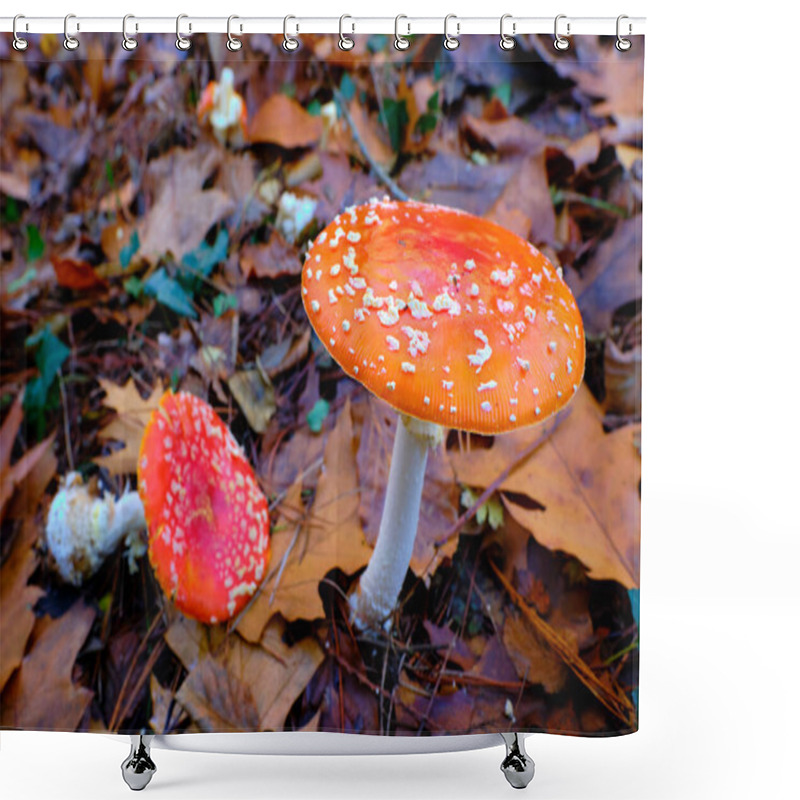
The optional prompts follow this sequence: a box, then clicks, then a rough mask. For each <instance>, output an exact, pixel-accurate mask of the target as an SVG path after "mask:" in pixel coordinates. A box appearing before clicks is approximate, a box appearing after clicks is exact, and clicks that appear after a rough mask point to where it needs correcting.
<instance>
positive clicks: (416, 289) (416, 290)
mask: <svg viewBox="0 0 800 800" xmlns="http://www.w3.org/2000/svg"><path fill="white" fill-rule="evenodd" d="M411 293H412V294H413V295H414V296H416V297H422V287H421V286H420V285H419V281H411ZM410 305H411V304H410V303H409V307H410Z"/></svg>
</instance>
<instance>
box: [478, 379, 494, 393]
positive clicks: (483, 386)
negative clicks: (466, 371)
mask: <svg viewBox="0 0 800 800" xmlns="http://www.w3.org/2000/svg"><path fill="white" fill-rule="evenodd" d="M496 388H497V381H486V383H482V384H480V385H479V386H478V391H479V392H486V391H488V390H489V389H496Z"/></svg>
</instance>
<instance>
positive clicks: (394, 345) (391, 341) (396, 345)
mask: <svg viewBox="0 0 800 800" xmlns="http://www.w3.org/2000/svg"><path fill="white" fill-rule="evenodd" d="M386 344H387V345H388V347H389V349H390V350H399V349H400V341H399V339H395V337H394V336H387V337H386Z"/></svg>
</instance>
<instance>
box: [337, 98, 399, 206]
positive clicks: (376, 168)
mask: <svg viewBox="0 0 800 800" xmlns="http://www.w3.org/2000/svg"><path fill="white" fill-rule="evenodd" d="M333 96H334V97H335V98H336V104H337V105H338V106H339V108H340V109H341V111H342V115H343V116H344V118H345V121H346V122H347V126H348V127H349V128H350V133H352V134H353V141H354V142H355V143H356V144H357V145H358V149H359V150H360V151H361V155H362V156H364V159H365V160H366V162H367V164H369V168H370V169H371V170H372V171H373V172H374V173H375V175H376V176H377V178H378V180H379V181H380V182H381V183H382V184H383V185H384V186H386V188H387V189H388V190H389V191H390V192H391V193H392V194H393V195H394V196H395V197H396V198H397V199H398V200H410V199H411V197H410V195H408V194H406V193H405V192H404V191H403V190H402V189H401V188H400V187H399V186H398V185H397V184H396V183H395V182H394V180H393V179H392V178H391V177H389V173H388V172H386V170H385V169H384V168H383V167H382V166H381V165H380V164H379V163H378V162H377V161H376V160H375V159H374V158H373V157H372V156H371V155H370V152H369V150H368V149H367V145H366V144H365V143H364V140H363V139H362V138H361V134H360V133H359V132H358V128H357V127H356V125H355V122H353V117H352V115H351V114H350V109H349V108H348V107H347V101H346V100H345V98H344V96H343V95H342V93H341V92H340V91H339V90H338V89H337V88H336V87H335V86H334V87H333Z"/></svg>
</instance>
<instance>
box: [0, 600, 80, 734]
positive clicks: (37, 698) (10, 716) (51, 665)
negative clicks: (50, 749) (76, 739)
mask: <svg viewBox="0 0 800 800" xmlns="http://www.w3.org/2000/svg"><path fill="white" fill-rule="evenodd" d="M94 617H95V611H94V609H93V608H91V607H90V606H87V605H84V603H83V601H78V602H77V603H75V604H73V606H72V608H70V609H69V611H67V612H66V613H65V614H63V615H62V616H60V617H59V618H58V619H53V618H52V617H49V616H46V617H42V618H41V619H38V620H37V621H36V624H35V625H34V629H33V635H32V637H31V644H30V648H29V652H28V654H27V655H26V656H25V658H24V659H23V660H22V665H21V667H20V668H19V671H18V672H16V673H15V674H14V675H13V676H12V678H11V680H10V681H9V682H8V685H7V686H6V688H5V690H4V692H3V698H2V712H0V724H2V725H3V727H8V728H20V729H23V730H40V731H74V730H75V729H76V728H77V727H78V725H79V724H80V722H81V719H83V715H84V714H85V713H86V709H87V708H88V707H89V703H90V702H91V700H92V697H93V692H91V691H90V690H89V689H87V688H86V687H84V686H80V685H76V684H74V683H73V682H72V670H73V666H74V664H75V659H76V658H77V656H78V653H79V652H80V650H81V648H82V647H83V643H84V642H85V641H86V637H87V636H88V634H89V630H90V629H91V627H92V623H93V622H94ZM4 646H5V644H4Z"/></svg>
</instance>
